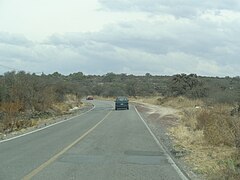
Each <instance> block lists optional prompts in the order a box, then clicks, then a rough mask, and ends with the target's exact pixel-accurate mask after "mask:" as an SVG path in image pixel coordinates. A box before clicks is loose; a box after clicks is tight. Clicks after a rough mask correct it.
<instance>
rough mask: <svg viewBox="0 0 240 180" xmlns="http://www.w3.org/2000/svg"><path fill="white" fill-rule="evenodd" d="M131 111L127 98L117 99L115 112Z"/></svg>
mask: <svg viewBox="0 0 240 180" xmlns="http://www.w3.org/2000/svg"><path fill="white" fill-rule="evenodd" d="M118 109H129V105H128V98H127V97H117V98H116V100H115V110H118Z"/></svg>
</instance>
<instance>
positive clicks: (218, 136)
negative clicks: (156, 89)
mask: <svg viewBox="0 0 240 180" xmlns="http://www.w3.org/2000/svg"><path fill="white" fill-rule="evenodd" d="M137 101H140V102H143V103H149V104H154V105H160V106H163V107H164V106H168V107H173V108H176V109H178V110H180V114H179V115H180V117H181V118H180V119H181V120H180V124H179V125H178V126H175V127H172V128H170V129H169V132H170V136H171V137H172V138H173V141H174V144H175V149H176V150H177V151H180V152H185V153H184V156H183V157H182V159H183V160H184V161H185V162H187V163H188V164H189V166H190V167H192V169H193V171H194V172H196V173H199V174H202V175H204V176H205V177H206V179H233V180H235V179H240V172H239V171H240V170H239V167H240V117H239V116H231V115H230V114H231V113H230V112H231V109H232V106H231V105H228V104H215V105H214V106H211V107H209V106H207V105H206V104H205V103H204V102H203V101H201V100H190V99H187V98H184V97H177V98H172V97H167V98H165V97H151V98H138V99H137Z"/></svg>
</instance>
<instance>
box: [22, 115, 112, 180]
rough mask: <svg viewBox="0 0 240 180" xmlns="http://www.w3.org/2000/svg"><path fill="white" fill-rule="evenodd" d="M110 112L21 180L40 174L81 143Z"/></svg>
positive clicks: (27, 179)
mask: <svg viewBox="0 0 240 180" xmlns="http://www.w3.org/2000/svg"><path fill="white" fill-rule="evenodd" d="M111 112H112V111H110V112H109V113H108V114H107V115H106V116H105V117H104V118H103V119H102V120H101V121H99V122H98V123H97V124H96V125H94V126H93V127H92V128H91V129H89V130H88V131H87V132H85V133H84V134H83V135H82V136H81V137H79V138H78V139H77V140H75V141H74V142H73V143H72V144H70V145H69V146H67V147H66V148H64V149H63V150H62V151H60V152H59V153H57V154H56V155H54V156H53V157H52V158H50V159H49V160H48V161H46V162H45V163H43V164H42V165H40V166H39V167H37V168H36V169H34V170H33V171H31V172H30V173H29V174H27V175H26V176H25V177H23V180H29V179H32V178H33V177H34V176H36V175H37V174H38V173H39V172H41V171H42V170H43V169H45V168H46V167H47V166H49V165H50V164H51V163H53V162H54V161H56V160H57V159H58V158H59V156H61V155H62V154H64V153H65V152H66V151H68V150H69V149H70V148H72V147H73V146H74V145H76V144H77V143H78V142H79V141H81V140H82V139H83V138H84V137H86V136H87V135H88V134H89V133H90V132H92V131H93V130H94V129H95V128H96V127H97V126H98V125H99V124H101V123H102V122H103V121H104V120H105V119H106V118H107V117H108V116H109V114H110V113H111Z"/></svg>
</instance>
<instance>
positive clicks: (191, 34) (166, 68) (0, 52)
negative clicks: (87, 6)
mask: <svg viewBox="0 0 240 180" xmlns="http://www.w3.org/2000/svg"><path fill="white" fill-rule="evenodd" d="M100 3H101V4H102V6H103V7H104V8H105V10H106V9H108V11H109V10H110V11H113V12H115V11H123V12H124V13H125V12H126V13H127V12H129V11H134V12H140V13H142V14H144V15H145V18H140V19H138V20H135V21H133V20H125V21H122V22H118V23H115V24H109V25H107V26H105V27H104V28H103V29H102V30H101V31H99V32H89V33H66V34H53V35H52V36H50V37H48V39H47V40H45V41H44V42H31V41H30V40H28V39H26V38H25V37H24V36H19V35H14V34H4V33H0V64H1V63H3V65H9V66H12V67H16V68H17V69H26V70H27V71H37V72H39V71H40V72H41V71H43V72H45V73H52V72H54V71H59V72H61V73H64V74H68V73H72V72H76V71H82V72H84V73H87V74H105V73H107V72H116V73H123V72H124V73H129V74H131V73H135V74H145V73H146V72H150V73H152V74H176V73H197V74H200V75H210V76H226V75H229V76H237V75H239V71H240V64H239V52H240V39H239V38H238V34H240V13H239V12H238V11H237V10H238V9H239V2H238V1H236V0H234V1H231V3H229V1H227V0H224V1H221V2H219V1H216V0H214V1H203V2H202V1H201V2H200V1H197V2H196V1H190V0H180V1H179V0H178V1H177V0H171V1H167V0H161V1H156V0H138V1H137V0H135V1H134V0H133V1H127V0H114V1H113V0H112V1H107V0H100Z"/></svg>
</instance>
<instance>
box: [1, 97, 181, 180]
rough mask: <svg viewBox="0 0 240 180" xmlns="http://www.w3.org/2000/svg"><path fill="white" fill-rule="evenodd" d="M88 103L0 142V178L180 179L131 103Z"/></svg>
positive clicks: (58, 179)
mask: <svg viewBox="0 0 240 180" xmlns="http://www.w3.org/2000/svg"><path fill="white" fill-rule="evenodd" d="M92 102H93V104H94V105H95V108H94V109H93V110H92V111H90V112H88V113H85V114H83V115H81V116H79V117H75V118H73V119H71V120H69V121H65V122H63V123H60V124H57V125H55V126H51V127H49V128H46V129H43V130H41V131H38V132H35V133H32V134H29V135H26V136H23V137H20V138H16V139H13V140H10V141H6V142H0V180H8V179H9V180H15V179H16V180H18V179H41V180H42V179H44V180H48V179H49V180H55V179H56V180H61V179H62V180H69V179H81V180H88V179H89V180H115V179H116V180H122V179H123V180H134V179H137V180H151V179H157V180H161V179H162V180H163V179H166V180H175V179H176V180H177V179H184V177H183V176H180V175H179V173H178V172H177V171H176V168H174V164H173V163H172V162H171V161H170V160H169V157H168V156H167V155H166V154H165V152H164V150H163V149H162V148H160V147H159V145H158V144H157V143H156V141H155V140H154V138H153V137H152V135H151V134H150V132H149V131H148V129H147V127H146V126H145V124H144V123H143V121H142V120H141V118H140V117H139V115H138V113H137V112H136V110H135V108H134V107H133V106H130V110H119V111H115V110H113V102H107V101H95V100H94V101H92ZM180 174H181V173H180Z"/></svg>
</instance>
